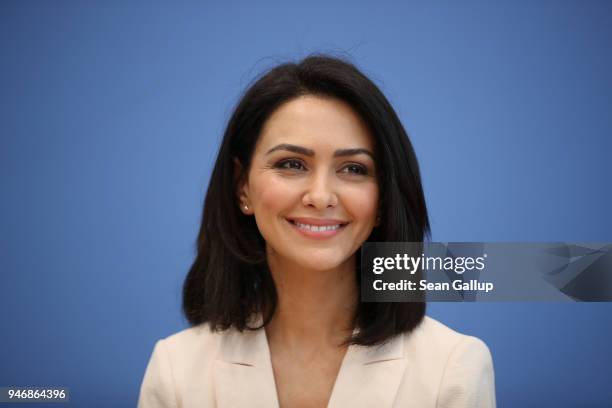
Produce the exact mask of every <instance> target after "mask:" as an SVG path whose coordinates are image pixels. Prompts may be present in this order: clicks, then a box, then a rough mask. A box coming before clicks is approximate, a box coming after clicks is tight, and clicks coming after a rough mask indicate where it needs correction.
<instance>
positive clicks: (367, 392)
mask: <svg viewBox="0 0 612 408" xmlns="http://www.w3.org/2000/svg"><path fill="white" fill-rule="evenodd" d="M253 322H254V323H255V324H257V325H258V326H259V325H261V317H258V318H255V319H254V320H253ZM405 368H406V359H405V358H404V335H399V336H396V337H394V338H392V339H391V340H389V341H388V342H386V343H385V344H383V345H380V346H375V347H364V346H356V345H351V346H349V348H348V350H347V352H346V354H345V356H344V359H343V361H342V364H341V366H340V370H339V372H338V376H337V378H336V382H335V384H334V388H333V390H332V394H331V397H330V400H329V404H328V407H329V408H335V407H343V406H377V407H386V406H391V405H392V404H393V400H394V398H395V395H396V393H397V388H398V386H399V384H400V382H401V379H402V376H403V373H404V370H405ZM214 388H215V394H216V398H217V405H218V406H220V407H225V406H231V407H243V406H244V407H252V406H266V407H278V406H279V404H278V398H277V391H276V385H275V381H274V373H273V369H272V361H271V357H270V349H269V346H268V340H267V337H266V332H265V330H264V329H263V328H262V329H258V330H253V331H251V330H245V331H243V332H238V331H237V330H234V329H229V330H226V331H225V332H223V333H221V344H220V350H219V355H218V358H217V361H216V363H215V368H214Z"/></svg>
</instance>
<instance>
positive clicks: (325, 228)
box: [295, 221, 340, 232]
mask: <svg viewBox="0 0 612 408" xmlns="http://www.w3.org/2000/svg"><path fill="white" fill-rule="evenodd" d="M295 225H297V226H298V227H300V228H303V229H307V230H308V231H313V232H321V231H335V230H337V229H338V228H340V224H335V225H309V224H302V223H300V222H297V221H295Z"/></svg>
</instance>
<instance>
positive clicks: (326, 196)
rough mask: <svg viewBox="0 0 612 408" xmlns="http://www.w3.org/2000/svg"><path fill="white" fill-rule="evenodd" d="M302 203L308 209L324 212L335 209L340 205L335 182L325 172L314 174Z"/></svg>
mask: <svg viewBox="0 0 612 408" xmlns="http://www.w3.org/2000/svg"><path fill="white" fill-rule="evenodd" d="M302 203H303V204H304V205H305V206H307V207H314V208H316V209H317V210H324V209H326V208H328V207H332V208H333V207H335V206H336V205H337V204H338V196H337V195H336V191H335V188H334V183H333V180H331V177H329V175H328V174H326V172H325V171H319V172H318V174H313V176H312V178H311V180H310V181H309V184H308V187H307V189H306V191H305V192H304V196H303V197H302Z"/></svg>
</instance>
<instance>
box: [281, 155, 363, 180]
mask: <svg viewBox="0 0 612 408" xmlns="http://www.w3.org/2000/svg"><path fill="white" fill-rule="evenodd" d="M288 163H297V164H299V165H300V166H302V167H306V166H304V164H303V163H302V162H301V161H300V160H296V159H287V160H281V161H279V162H278V163H276V164H275V165H274V167H275V168H278V169H283V170H298V171H299V170H301V169H296V168H292V167H285V165H286V164H288ZM350 167H353V168H355V167H356V168H357V169H358V171H357V172H348V174H354V175H357V176H366V175H367V174H368V169H367V167H365V166H364V165H361V164H357V163H349V164H347V165H346V166H344V167H343V169H348V168H350Z"/></svg>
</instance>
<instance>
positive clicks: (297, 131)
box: [258, 95, 374, 151]
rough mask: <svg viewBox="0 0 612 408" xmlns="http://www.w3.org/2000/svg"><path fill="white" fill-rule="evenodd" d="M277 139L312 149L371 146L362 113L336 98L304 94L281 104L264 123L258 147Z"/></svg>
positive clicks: (274, 141) (372, 143) (263, 146)
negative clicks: (359, 113) (360, 114)
mask: <svg viewBox="0 0 612 408" xmlns="http://www.w3.org/2000/svg"><path fill="white" fill-rule="evenodd" d="M279 143H291V144H296V145H301V146H304V147H309V148H311V149H314V150H315V151H316V150H317V149H325V148H330V149H337V148H356V147H361V148H367V149H370V150H373V149H374V140H373V138H372V136H371V134H370V132H369V130H368V128H367V126H366V124H365V123H364V122H363V120H362V119H361V117H360V116H359V115H358V114H357V113H356V112H355V111H354V110H353V109H352V108H351V106H350V105H349V104H347V103H346V102H344V101H341V100H339V99H332V98H324V97H319V96H313V95H304V96H300V97H298V98H296V99H293V100H291V101H289V102H287V103H284V104H283V105H281V106H280V107H279V108H278V109H277V110H275V111H274V112H273V113H272V115H270V117H269V118H268V120H267V121H266V122H265V123H264V126H263V128H262V131H261V135H260V138H259V141H258V150H259V149H267V148H270V147H272V146H275V145H276V144H279Z"/></svg>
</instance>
